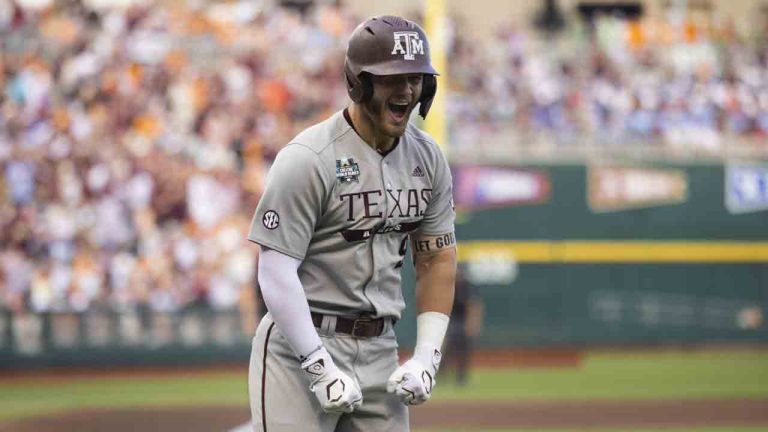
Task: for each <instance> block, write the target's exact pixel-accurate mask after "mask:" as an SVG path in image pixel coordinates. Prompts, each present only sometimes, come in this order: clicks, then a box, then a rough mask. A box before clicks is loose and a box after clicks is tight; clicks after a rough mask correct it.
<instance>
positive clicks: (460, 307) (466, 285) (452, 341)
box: [443, 266, 484, 386]
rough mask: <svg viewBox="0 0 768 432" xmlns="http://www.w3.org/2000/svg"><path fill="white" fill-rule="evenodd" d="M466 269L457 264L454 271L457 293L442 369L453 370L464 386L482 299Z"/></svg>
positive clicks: (481, 319) (481, 313)
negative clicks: (456, 268) (468, 277)
mask: <svg viewBox="0 0 768 432" xmlns="http://www.w3.org/2000/svg"><path fill="white" fill-rule="evenodd" d="M465 271H466V270H465V269H464V268H463V267H462V266H459V268H458V272H457V274H456V293H455V295H454V299H453V309H452V310H451V321H450V322H449V324H448V332H447V336H448V337H447V340H446V348H445V354H446V357H445V361H444V365H443V369H444V371H446V372H447V371H452V372H453V374H454V376H455V379H456V384H457V385H459V386H464V385H466V384H467V381H468V379H469V368H470V366H471V360H472V353H473V351H474V343H475V339H476V338H477V337H478V336H479V335H480V331H481V329H482V326H483V310H484V308H483V303H482V300H481V298H480V296H479V295H478V294H477V292H476V288H475V286H474V285H472V284H471V283H470V282H469V281H468V280H467V278H466V274H465Z"/></svg>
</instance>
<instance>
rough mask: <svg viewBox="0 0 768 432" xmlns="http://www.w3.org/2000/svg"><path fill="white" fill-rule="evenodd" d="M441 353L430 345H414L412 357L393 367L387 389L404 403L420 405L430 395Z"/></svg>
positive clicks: (433, 386) (434, 383) (435, 382)
mask: <svg viewBox="0 0 768 432" xmlns="http://www.w3.org/2000/svg"><path fill="white" fill-rule="evenodd" d="M441 359H442V354H441V353H440V350H438V349H437V348H432V347H416V350H415V351H414V354H413V357H412V358H411V359H410V360H408V361H407V362H405V363H403V365H402V366H400V367H399V368H397V369H395V371H394V372H392V375H390V376H389V379H388V380H387V391H388V392H390V393H394V394H396V395H397V396H399V397H400V400H401V401H402V402H403V403H404V404H406V405H420V404H423V403H424V402H426V401H428V400H429V398H430V397H432V390H433V389H434V388H435V385H436V384H437V381H436V379H435V375H436V374H437V369H438V368H439V367H440V360H441Z"/></svg>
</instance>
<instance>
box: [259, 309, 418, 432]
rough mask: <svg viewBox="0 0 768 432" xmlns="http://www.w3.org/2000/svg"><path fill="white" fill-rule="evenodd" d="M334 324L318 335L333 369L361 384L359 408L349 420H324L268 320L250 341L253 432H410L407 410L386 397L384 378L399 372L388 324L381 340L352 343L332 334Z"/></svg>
mask: <svg viewBox="0 0 768 432" xmlns="http://www.w3.org/2000/svg"><path fill="white" fill-rule="evenodd" d="M335 324H336V323H335V318H334V317H332V316H325V317H324V318H323V323H322V328H319V329H318V333H319V334H320V338H321V339H322V341H323V344H325V348H326V349H327V350H328V352H329V353H330V355H331V357H333V361H334V362H335V363H336V366H338V367H339V369H341V370H342V371H343V372H344V373H346V374H348V375H349V376H350V377H354V378H356V379H357V381H358V382H359V383H360V387H361V389H362V391H363V404H362V405H361V406H360V407H359V408H357V409H356V410H355V411H354V412H353V413H351V414H326V413H325V412H323V410H322V408H320V404H319V402H318V401H317V399H316V398H315V395H314V394H313V393H312V392H310V391H309V380H308V379H307V377H306V376H305V374H304V371H302V370H301V368H300V367H299V366H300V364H299V360H298V359H297V358H296V355H295V354H294V352H293V350H292V349H291V347H290V346H289V345H288V342H287V340H286V339H285V338H284V337H283V336H282V334H280V330H279V329H278V328H277V326H276V325H275V323H274V321H272V317H271V315H270V314H266V315H265V316H264V318H263V319H262V320H261V323H259V327H258V329H257V330H256V336H255V337H254V338H253V345H252V349H251V361H250V367H249V370H248V387H249V394H250V403H251V415H252V420H253V430H254V432H287V431H291V432H293V431H306V432H356V431H359V432H378V431H381V432H390V431H398V432H399V431H408V430H410V429H409V424H408V408H407V407H406V406H405V405H403V404H402V402H400V400H399V399H398V398H397V396H395V395H393V394H390V393H387V388H386V385H387V378H389V375H390V374H391V373H392V372H394V370H395V369H396V368H397V367H398V357H397V341H396V340H395V332H394V330H393V329H392V324H391V322H390V323H388V324H387V326H386V327H385V329H384V332H383V334H382V335H381V336H378V337H372V338H355V337H352V336H350V335H346V334H340V333H334V331H333V330H332V329H333V328H334V327H335Z"/></svg>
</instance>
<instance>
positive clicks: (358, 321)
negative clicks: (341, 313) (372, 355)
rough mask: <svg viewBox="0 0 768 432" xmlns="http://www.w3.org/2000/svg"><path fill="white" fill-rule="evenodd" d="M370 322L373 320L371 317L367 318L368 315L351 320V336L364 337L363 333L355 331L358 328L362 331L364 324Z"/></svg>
mask: <svg viewBox="0 0 768 432" xmlns="http://www.w3.org/2000/svg"><path fill="white" fill-rule="evenodd" d="M371 322H373V319H372V318H369V317H363V318H357V319H355V320H354V321H353V322H352V336H354V337H366V336H365V335H358V334H357V331H358V330H360V331H364V330H365V328H366V326H368V325H370V324H371ZM358 324H359V325H358Z"/></svg>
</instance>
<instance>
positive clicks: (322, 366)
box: [301, 347, 363, 413]
mask: <svg viewBox="0 0 768 432" xmlns="http://www.w3.org/2000/svg"><path fill="white" fill-rule="evenodd" d="M301 368H302V369H303V370H304V372H305V373H306V374H307V376H308V377H309V380H310V385H309V390H310V391H312V392H313V393H314V394H315V397H317V400H318V401H320V406H321V407H322V408H323V411H325V412H327V413H351V412H352V411H354V410H355V408H357V407H359V406H360V405H361V404H362V403H363V392H362V391H361V390H360V385H359V384H358V383H357V381H356V380H354V379H352V378H350V376H349V375H347V374H345V373H344V372H342V371H341V370H340V369H339V368H338V367H336V364H335V363H334V362H333V359H332V358H331V355H330V354H328V351H327V350H326V349H325V347H321V348H320V349H318V350H317V351H315V352H314V353H312V354H310V355H309V357H307V359H305V360H304V361H303V362H302V363H301Z"/></svg>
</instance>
